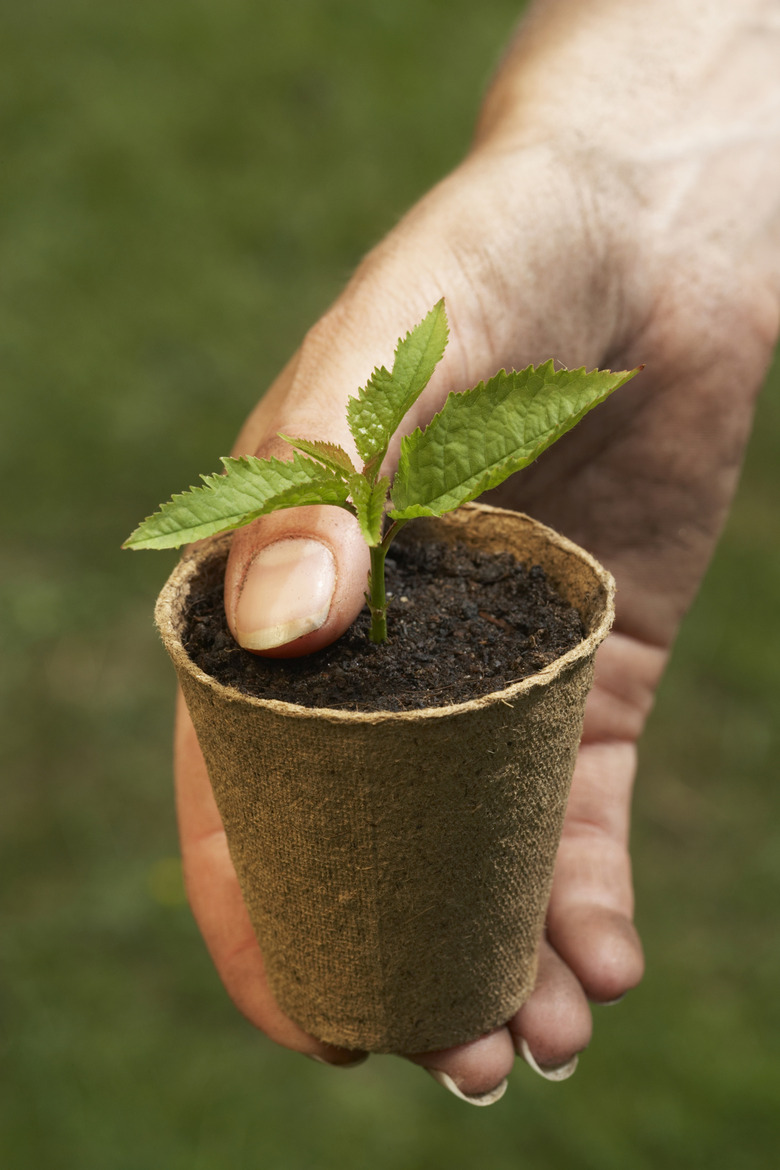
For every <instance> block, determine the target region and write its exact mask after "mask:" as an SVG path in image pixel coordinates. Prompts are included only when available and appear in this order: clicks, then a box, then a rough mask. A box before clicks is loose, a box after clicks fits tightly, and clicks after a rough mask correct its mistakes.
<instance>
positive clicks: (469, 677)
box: [183, 541, 585, 711]
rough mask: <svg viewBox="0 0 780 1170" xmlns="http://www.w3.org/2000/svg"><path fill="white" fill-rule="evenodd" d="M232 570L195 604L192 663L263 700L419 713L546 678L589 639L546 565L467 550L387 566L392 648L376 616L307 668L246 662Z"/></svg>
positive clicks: (218, 572) (436, 549)
mask: <svg viewBox="0 0 780 1170" xmlns="http://www.w3.org/2000/svg"><path fill="white" fill-rule="evenodd" d="M224 565H225V561H224V560H218V561H217V560H215V561H214V562H213V563H212V565H211V566H210V568H209V572H208V573H207V575H206V576H205V577H204V578H202V579H201V580H200V581H199V582H198V587H197V589H196V588H193V589H192V590H191V592H190V598H189V609H188V616H187V628H186V630H185V635H184V638H183V642H184V645H185V647H186V649H187V651H188V653H189V654H190V657H191V658H192V659H193V660H194V661H195V662H196V663H197V664H198V666H200V667H201V669H202V670H204V671H205V672H206V673H207V674H210V675H212V677H214V678H216V679H217V680H218V681H219V682H221V683H223V684H225V685H226V686H232V687H235V688H236V689H237V690H239V691H242V692H243V693H245V694H248V695H255V696H257V697H258V698H265V699H282V700H284V701H286V702H288V703H299V704H301V705H302V706H304V707H331V708H338V709H345V710H350V711H410V710H415V709H418V708H422V707H437V706H445V705H447V704H449V703H461V702H466V701H467V700H469V699H473V698H477V697H479V696H480V695H485V694H488V693H490V692H491V691H496V690H502V689H503V688H504V687H507V686H509V685H510V683H513V682H518V681H519V680H520V679H523V678H526V677H527V676H528V675H530V674H534V673H535V672H536V671H537V670H540V669H541V668H542V667H543V666H547V665H548V664H549V663H550V662H552V661H554V659H556V658H559V657H560V656H561V655H562V654H565V653H566V652H567V651H568V650H571V649H572V648H573V647H574V646H576V645H577V643H578V642H580V641H581V640H582V638H584V637H585V630H584V628H583V625H582V620H581V618H580V615H579V613H578V612H577V610H576V609H574V608H573V607H572V606H570V605H569V604H568V603H567V602H565V601H564V600H563V599H562V598H561V597H560V596H559V595H558V594H557V593H556V592H555V591H554V590H553V589H552V587H551V586H550V584H549V583H548V581H547V577H546V575H545V573H544V570H543V569H542V568H541V567H540V566H539V565H534V566H532V567H531V568H530V569H526V568H525V566H523V565H522V564H520V563H519V562H518V561H516V560H515V558H514V557H513V556H512V554H511V553H501V554H498V555H493V554H489V553H484V552H480V551H475V550H473V549H469V548H466V547H465V546H463V545H451V544H446V543H445V542H443V541H441V542H431V543H428V544H424V545H416V544H409V545H406V546H404V545H399V546H397V547H396V546H394V547H393V548H392V549H391V553H390V555H389V556H388V557H387V561H386V566H387V591H388V596H390V595H392V596H391V597H390V604H389V608H388V619H387V625H388V636H389V641H388V642H387V643H386V644H385V645H384V646H374V645H373V644H372V643H371V642H369V640H368V628H369V615H368V610H367V609H364V610H363V612H362V613H361V614H360V615H359V616H358V618H357V620H356V621H355V623H354V624H353V625H352V626H351V628H350V629H349V630H348V631H347V632H346V633H345V634H344V635H343V636H342V637H341V638H340V639H339V640H338V641H337V642H334V643H333V645H331V646H328V647H326V649H324V650H321V651H319V652H318V653H316V654H312V655H309V656H308V657H306V658H296V659H278V658H276V659H267V658H260V657H259V656H258V655H256V654H252V653H250V652H249V651H248V650H243V649H242V648H241V647H240V646H238V645H237V644H236V642H235V641H234V640H233V637H232V635H231V634H230V631H229V630H228V627H227V622H226V620H225V612H224V607H223V601H222V579H223V575H224Z"/></svg>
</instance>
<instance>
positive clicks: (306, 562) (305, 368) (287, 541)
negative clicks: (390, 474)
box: [225, 308, 416, 657]
mask: <svg viewBox="0 0 780 1170" xmlns="http://www.w3.org/2000/svg"><path fill="white" fill-rule="evenodd" d="M415 311H416V310H415V309H414V308H412V309H410V310H407V311H406V312H404V313H403V314H402V318H405V317H406V316H407V315H408V316H409V320H408V321H406V320H404V319H402V320H401V321H400V322H399V321H398V320H396V321H395V322H393V323H392V324H391V323H390V322H388V326H387V328H386V329H382V330H381V336H377V329H376V321H375V320H374V321H373V328H360V324H359V323H358V322H357V321H355V320H354V318H353V319H352V320H351V321H350V323H349V325H350V327H348V328H345V322H344V320H343V315H342V314H336V313H333V312H331V313H330V314H328V315H327V316H326V317H325V318H323V319H322V320H321V321H320V322H319V323H318V325H316V326H315V327H314V329H313V330H311V332H310V333H309V334H308V335H307V337H306V339H305V340H304V343H303V345H302V347H301V349H300V350H299V352H298V354H297V355H296V357H295V358H294V359H293V361H292V362H291V363H290V364H289V365H288V367H287V368H286V369H285V370H284V371H283V372H282V374H281V375H280V376H279V378H278V379H277V380H276V382H275V383H274V385H273V386H272V387H271V389H270V390H269V391H268V394H267V395H266V396H265V397H264V398H263V400H262V401H261V403H260V404H259V406H258V408H257V409H256V410H255V412H254V414H253V415H252V416H251V417H250V419H249V420H248V422H247V424H246V426H245V427H244V430H243V431H242V434H241V435H240V437H239V440H238V443H237V444H236V448H235V450H236V452H237V453H238V454H252V455H258V456H260V457H264V458H267V457H269V456H272V455H273V456H276V457H277V458H280V459H289V458H291V456H292V449H291V447H290V446H289V444H287V443H285V442H284V441H283V440H281V439H280V438H279V437H278V435H279V432H281V433H283V434H286V435H291V436H295V437H299V438H305V439H320V440H325V441H327V442H331V443H338V444H340V445H341V446H342V447H344V449H345V450H346V451H347V452H348V453H349V455H350V457H351V458H352V460H353V462H354V463H355V464H356V466H360V460H359V458H358V455H357V451H356V448H355V446H354V442H353V440H352V437H351V435H350V433H349V429H348V427H347V422H346V406H347V398H348V397H349V395H350V394H355V393H356V392H357V388H358V387H359V386H360V385H364V384H365V382H366V380H367V379H368V378H369V377H370V375H371V371H372V369H373V368H374V366H375V365H376V364H377V361H384V362H388V361H391V359H392V354H393V348H394V346H395V344H396V341H397V339H398V334H399V331H400V330H399V324H400V325H403V326H407V327H411V325H413V324H414V323H415V317H414V312H415ZM365 325H368V322H367V321H366V322H365ZM356 326H357V328H356ZM385 333H386V334H387V336H386V337H385V336H384V335H385ZM363 339H365V341H364V340H363ZM368 569H369V551H368V547H367V545H366V543H365V541H364V539H363V536H362V534H361V531H360V527H359V525H358V523H357V520H356V519H355V518H354V517H353V516H351V515H350V514H349V513H348V512H347V511H345V510H344V509H343V508H339V507H333V506H327V505H326V506H321V505H320V506H316V507H302V508H288V509H284V510H282V511H279V512H275V513H273V514H271V515H269V516H263V517H260V518H259V519H258V520H256V521H254V522H253V523H252V524H249V525H247V526H246V527H245V528H241V529H239V530H238V531H237V532H236V533H235V535H234V538H233V543H232V548H231V552H230V557H229V559H228V565H227V570H226V575H225V611H226V615H227V620H228V625H229V627H230V630H231V632H232V634H233V636H234V637H235V639H236V641H237V642H238V643H239V645H241V646H243V647H244V648H245V649H247V650H252V651H254V652H255V653H258V654H263V655H266V656H268V657H295V656H298V655H302V654H308V653H311V652H312V651H314V650H318V649H321V648H322V647H323V646H327V645H329V644H330V643H331V642H333V641H335V639H336V638H338V637H340V635H341V634H342V633H343V632H344V631H345V630H346V629H347V627H348V626H349V625H350V624H351V623H352V622H353V621H354V619H355V618H356V617H357V615H358V613H359V612H360V610H361V608H362V607H363V604H364V600H365V598H364V595H365V591H366V585H367V577H368Z"/></svg>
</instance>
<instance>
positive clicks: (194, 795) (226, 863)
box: [175, 695, 364, 1065]
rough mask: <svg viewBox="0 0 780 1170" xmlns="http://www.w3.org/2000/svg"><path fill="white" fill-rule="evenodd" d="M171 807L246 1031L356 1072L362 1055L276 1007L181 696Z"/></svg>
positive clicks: (194, 892) (208, 935)
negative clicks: (247, 1027)
mask: <svg viewBox="0 0 780 1170" xmlns="http://www.w3.org/2000/svg"><path fill="white" fill-rule="evenodd" d="M175 772H176V805H177V813H178V819H179V833H180V836H181V847H182V862H183V866H184V880H185V883H186V887H187V895H188V897H189V900H190V905H191V907H192V912H193V914H194V915H195V919H196V921H197V923H198V926H199V928H200V930H201V933H202V934H203V938H204V940H205V942H206V946H207V947H208V950H209V954H210V955H211V958H212V960H213V962H214V965H215V967H216V968H217V971H218V973H219V976H220V978H221V979H222V981H223V983H224V985H225V987H226V989H227V992H228V994H229V996H230V998H231V999H232V1000H233V1002H234V1003H235V1005H236V1007H237V1008H238V1009H239V1010H240V1011H241V1012H242V1013H243V1014H244V1015H245V1016H246V1018H247V1019H248V1020H249V1021H250V1023H252V1024H254V1025H255V1027H257V1028H259V1029H260V1030H261V1031H263V1032H264V1033H265V1034H266V1036H268V1037H269V1038H270V1039H271V1040H274V1041H275V1042H276V1043H277V1044H281V1045H283V1046H284V1047H285V1048H291V1049H293V1050H294V1051H296V1052H302V1053H305V1054H306V1055H307V1056H312V1057H315V1058H317V1059H318V1060H321V1061H324V1062H326V1063H328V1064H335V1065H348V1064H354V1063H355V1062H356V1060H357V1061H360V1060H362V1059H363V1058H364V1054H363V1053H356V1052H354V1051H351V1050H349V1049H345V1048H337V1047H335V1046H334V1045H331V1044H323V1043H322V1042H321V1041H319V1040H316V1039H315V1038H314V1037H313V1036H309V1035H308V1033H306V1032H304V1031H303V1029H302V1028H299V1027H298V1025H297V1024H295V1023H293V1021H292V1020H290V1019H289V1018H288V1017H287V1016H286V1015H285V1014H284V1012H283V1011H282V1009H281V1008H280V1007H279V1005H278V1004H277V1002H276V1000H275V999H274V996H273V994H272V992H271V989H270V988H269V986H268V981H267V979H266V975H265V968H264V965H263V956H262V954H261V953H260V948H259V946H258V944H257V939H256V938H255V935H254V931H253V930H252V925H251V923H250V921H249V915H248V914H247V910H246V906H245V905H244V900H243V897H242V895H241V888H240V886H239V883H238V878H237V877H236V872H235V869H234V868H233V863H232V861H231V859H230V853H229V852H228V847H227V840H226V838H225V832H224V829H223V827H222V821H221V819H220V815H219V811H218V809H217V806H216V804H215V802H214V797H213V794H212V791H211V784H210V782H209V778H208V774H207V772H206V764H205V762H204V759H203V755H202V753H201V750H200V746H199V744H198V741H197V738H196V736H195V730H194V728H193V726H192V722H191V720H190V717H189V714H188V712H187V708H186V706H185V704H184V700H183V699H182V697H181V695H179V700H178V708H177V720H176V740H175Z"/></svg>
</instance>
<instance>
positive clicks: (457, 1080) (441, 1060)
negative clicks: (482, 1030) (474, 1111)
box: [407, 1028, 515, 1105]
mask: <svg viewBox="0 0 780 1170" xmlns="http://www.w3.org/2000/svg"><path fill="white" fill-rule="evenodd" d="M407 1059H408V1060H411V1061H412V1062H413V1063H414V1064H419V1065H420V1067H421V1068H424V1069H426V1071H427V1072H429V1073H430V1074H431V1076H432V1077H433V1078H434V1079H435V1080H437V1081H438V1082H439V1084H440V1085H441V1086H442V1087H443V1088H445V1089H447V1090H448V1091H449V1092H450V1093H453V1094H454V1096H456V1097H459V1098H460V1100H462V1101H466V1102H468V1104H470V1105H493V1104H494V1103H495V1102H496V1101H499V1100H500V1099H501V1097H503V1095H504V1093H505V1091H506V1085H507V1081H506V1078H507V1076H508V1075H509V1073H510V1072H511V1071H512V1065H513V1064H514V1060H515V1050H514V1046H513V1043H512V1037H511V1036H510V1034H509V1029H508V1028H499V1029H497V1031H495V1032H491V1033H490V1034H489V1035H487V1036H481V1037H480V1038H479V1039H478V1040H472V1041H471V1042H470V1043H469V1044H460V1045H458V1047H456V1048H446V1049H442V1050H441V1051H439V1052H425V1053H420V1054H419V1055H411V1056H408V1057H407Z"/></svg>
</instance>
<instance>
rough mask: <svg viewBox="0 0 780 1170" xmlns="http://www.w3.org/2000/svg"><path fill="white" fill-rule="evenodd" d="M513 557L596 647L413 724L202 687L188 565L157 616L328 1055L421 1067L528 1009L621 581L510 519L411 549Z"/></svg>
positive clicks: (425, 524)
mask: <svg viewBox="0 0 780 1170" xmlns="http://www.w3.org/2000/svg"><path fill="white" fill-rule="evenodd" d="M429 533H430V534H431V535H433V534H435V535H436V536H437V537H438V538H442V537H444V538H446V539H452V540H456V539H457V540H465V541H466V542H467V543H471V544H478V545H479V547H481V548H484V549H487V550H488V551H498V550H504V549H506V548H511V549H512V551H514V552H515V554H516V555H517V556H518V559H521V560H524V561H526V562H528V563H539V564H542V566H543V567H544V568H545V570H546V571H547V573H548V575H549V576H550V578H551V579H552V581H553V583H554V584H555V585H556V586H557V587H558V589H559V590H560V591H561V592H562V593H563V595H564V596H565V597H566V598H567V600H569V601H571V602H572V603H573V604H574V605H576V606H577V608H578V609H579V610H580V613H581V614H582V616H583V619H584V622H585V626H586V629H587V631H588V637H587V638H586V640H585V641H584V642H582V643H580V645H579V646H578V647H577V648H575V649H574V650H573V651H570V652H569V654H567V655H565V656H564V657H563V658H561V659H558V660H557V661H556V662H555V663H553V664H552V665H551V666H549V667H547V668H545V669H544V670H543V671H540V672H539V673H538V674H536V675H534V676H532V677H531V678H529V679H526V680H524V681H523V682H521V683H517V684H515V685H514V686H512V687H509V688H507V689H506V690H504V691H501V692H496V693H494V694H492V695H488V696H484V697H481V698H478V699H476V700H474V701H473V702H471V703H467V704H459V705H457V706H453V707H444V708H430V709H428V710H424V711H415V712H406V713H400V714H399V713H372V714H357V715H355V714H352V713H349V712H340V711H338V712H337V711H327V710H319V711H316V710H307V709H306V708H302V707H298V706H294V705H292V704H287V703H280V702H277V701H273V700H269V701H263V700H257V699H249V698H247V697H246V696H243V695H240V694H239V693H238V692H236V691H234V690H232V689H231V688H227V687H223V686H221V685H220V684H218V683H216V682H215V681H214V680H213V679H210V678H208V676H206V675H205V674H203V672H202V671H200V670H199V669H198V668H197V667H195V666H194V664H192V663H191V662H190V660H189V658H188V657H187V655H186V652H185V651H184V649H183V647H182V646H181V643H180V641H179V637H178V634H179V631H180V629H181V625H182V616H181V615H182V612H183V608H182V607H183V606H186V596H187V591H188V588H189V580H190V579H191V577H192V574H193V573H194V572H196V571H197V569H198V566H199V565H200V564H201V563H202V561H203V558H204V556H208V555H214V550H217V551H221V550H224V548H225V538H217V540H216V541H214V542H212V546H211V550H209V548H208V547H207V548H206V549H204V548H203V546H201V547H199V548H198V549H197V550H196V551H195V552H194V553H192V554H189V555H188V556H186V557H185V558H184V560H183V561H182V562H181V563H180V565H179V566H178V567H177V569H176V570H175V571H174V574H173V575H172V577H171V579H170V580H169V582H168V584H167V585H166V587H165V589H164V590H163V592H162V594H161V596H160V600H159V602H158V611H157V619H158V624H159V626H160V628H161V631H162V633H163V637H164V640H165V642H166V646H167V648H168V650H169V653H171V656H172V657H173V660H174V663H175V665H176V668H177V673H178V674H179V679H180V682H181V685H182V688H183V691H184V694H185V698H186V701H187V705H188V707H189V709H190V712H191V715H192V717H193V722H194V723H195V727H196V731H197V734H198V738H199V741H200V744H201V747H202V749H203V753H204V756H205V758H206V763H207V766H208V769H209V775H210V777H211V781H212V785H213V788H214V793H215V797H216V801H217V805H218V807H219V809H220V813H221V815H222V820H223V823H224V825H225V831H226V834H227V838H228V843H229V846H230V851H231V856H232V858H233V861H234V864H235V866H236V872H237V874H238V877H239V880H240V882H241V886H242V890H243V892H244V898H245V901H246V903H247V907H248V909H249V913H250V916H251V919H252V922H253V925H254V928H255V931H256V933H257V937H258V940H259V942H260V946H261V949H262V951H263V956H264V960H265V964H266V970H267V972H268V977H269V981H270V984H271V987H272V990H273V992H274V994H275V996H276V998H277V1000H278V1001H279V1003H280V1005H281V1006H282V1007H283V1008H284V1010H285V1011H286V1012H287V1013H288V1014H289V1015H290V1016H291V1017H292V1018H293V1019H294V1020H295V1021H296V1022H297V1023H299V1024H300V1025H301V1026H302V1027H304V1028H305V1029H306V1030H307V1031H309V1032H311V1033H313V1034H314V1035H316V1036H318V1037H319V1038H321V1039H322V1040H325V1041H328V1042H330V1043H334V1044H339V1045H343V1046H346V1047H352V1048H364V1049H367V1050H369V1051H374V1052H422V1051H426V1050H435V1049H440V1048H446V1047H450V1046H452V1045H454V1044H458V1043H462V1042H464V1041H467V1040H470V1039H473V1038H475V1037H476V1036H479V1035H481V1034H482V1033H484V1032H486V1031H489V1030H491V1029H492V1028H495V1027H497V1026H499V1025H501V1024H503V1023H505V1022H506V1020H507V1019H509V1018H510V1017H511V1016H512V1015H513V1014H514V1013H515V1011H516V1010H517V1009H518V1008H519V1007H520V1005H521V1004H522V1003H523V1002H524V1000H525V999H526V998H527V996H528V995H529V994H530V992H531V990H532V988H533V983H534V978H535V972H536V952H537V948H538V943H539V938H540V935H541V931H542V927H543V922H544V915H545V910H546V906H547V901H548V898H549V892H550V885H551V881H552V868H553V863H554V859H555V853H556V850H557V845H558V841H559V838H560V832H561V826H562V822H563V815H564V811H565V806H566V799H567V796H568V791H569V786H570V782H571V775H572V771H573V767H574V760H575V757H576V752H577V746H578V743H579V738H580V734H581V728H582V715H583V709H584V704H585V698H586V696H587V693H588V690H589V689H590V685H591V681H592V673H593V656H594V654H595V650H596V647H597V645H598V643H599V642H600V641H601V640H602V638H603V637H604V636H605V635H606V632H607V630H608V628H609V624H610V621H611V616H612V590H613V585H612V581H611V578H610V577H609V575H608V574H607V573H606V572H605V571H604V570H603V569H601V568H600V566H598V565H597V564H596V562H595V561H593V560H592V558H590V557H589V556H588V555H587V554H585V553H583V552H582V551H581V550H579V549H577V548H576V546H574V545H572V544H571V543H570V542H568V541H565V540H564V539H563V538H561V537H558V536H557V535H556V534H554V533H552V532H551V530H549V529H545V528H543V526H541V525H537V524H535V523H534V522H533V521H530V520H528V518H527V517H524V516H521V515H519V514H517V513H512V512H505V511H503V510H501V509H493V508H483V507H479V506H477V505H470V506H469V507H467V508H464V509H461V510H460V511H459V512H457V513H455V514H453V515H452V516H450V517H445V518H444V519H443V520H436V521H415V522H414V523H413V524H411V525H409V526H408V528H406V529H404V531H403V533H402V534H401V537H402V538H405V539H411V540H415V539H421V540H424V539H426V538H427V536H428V534H429Z"/></svg>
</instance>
